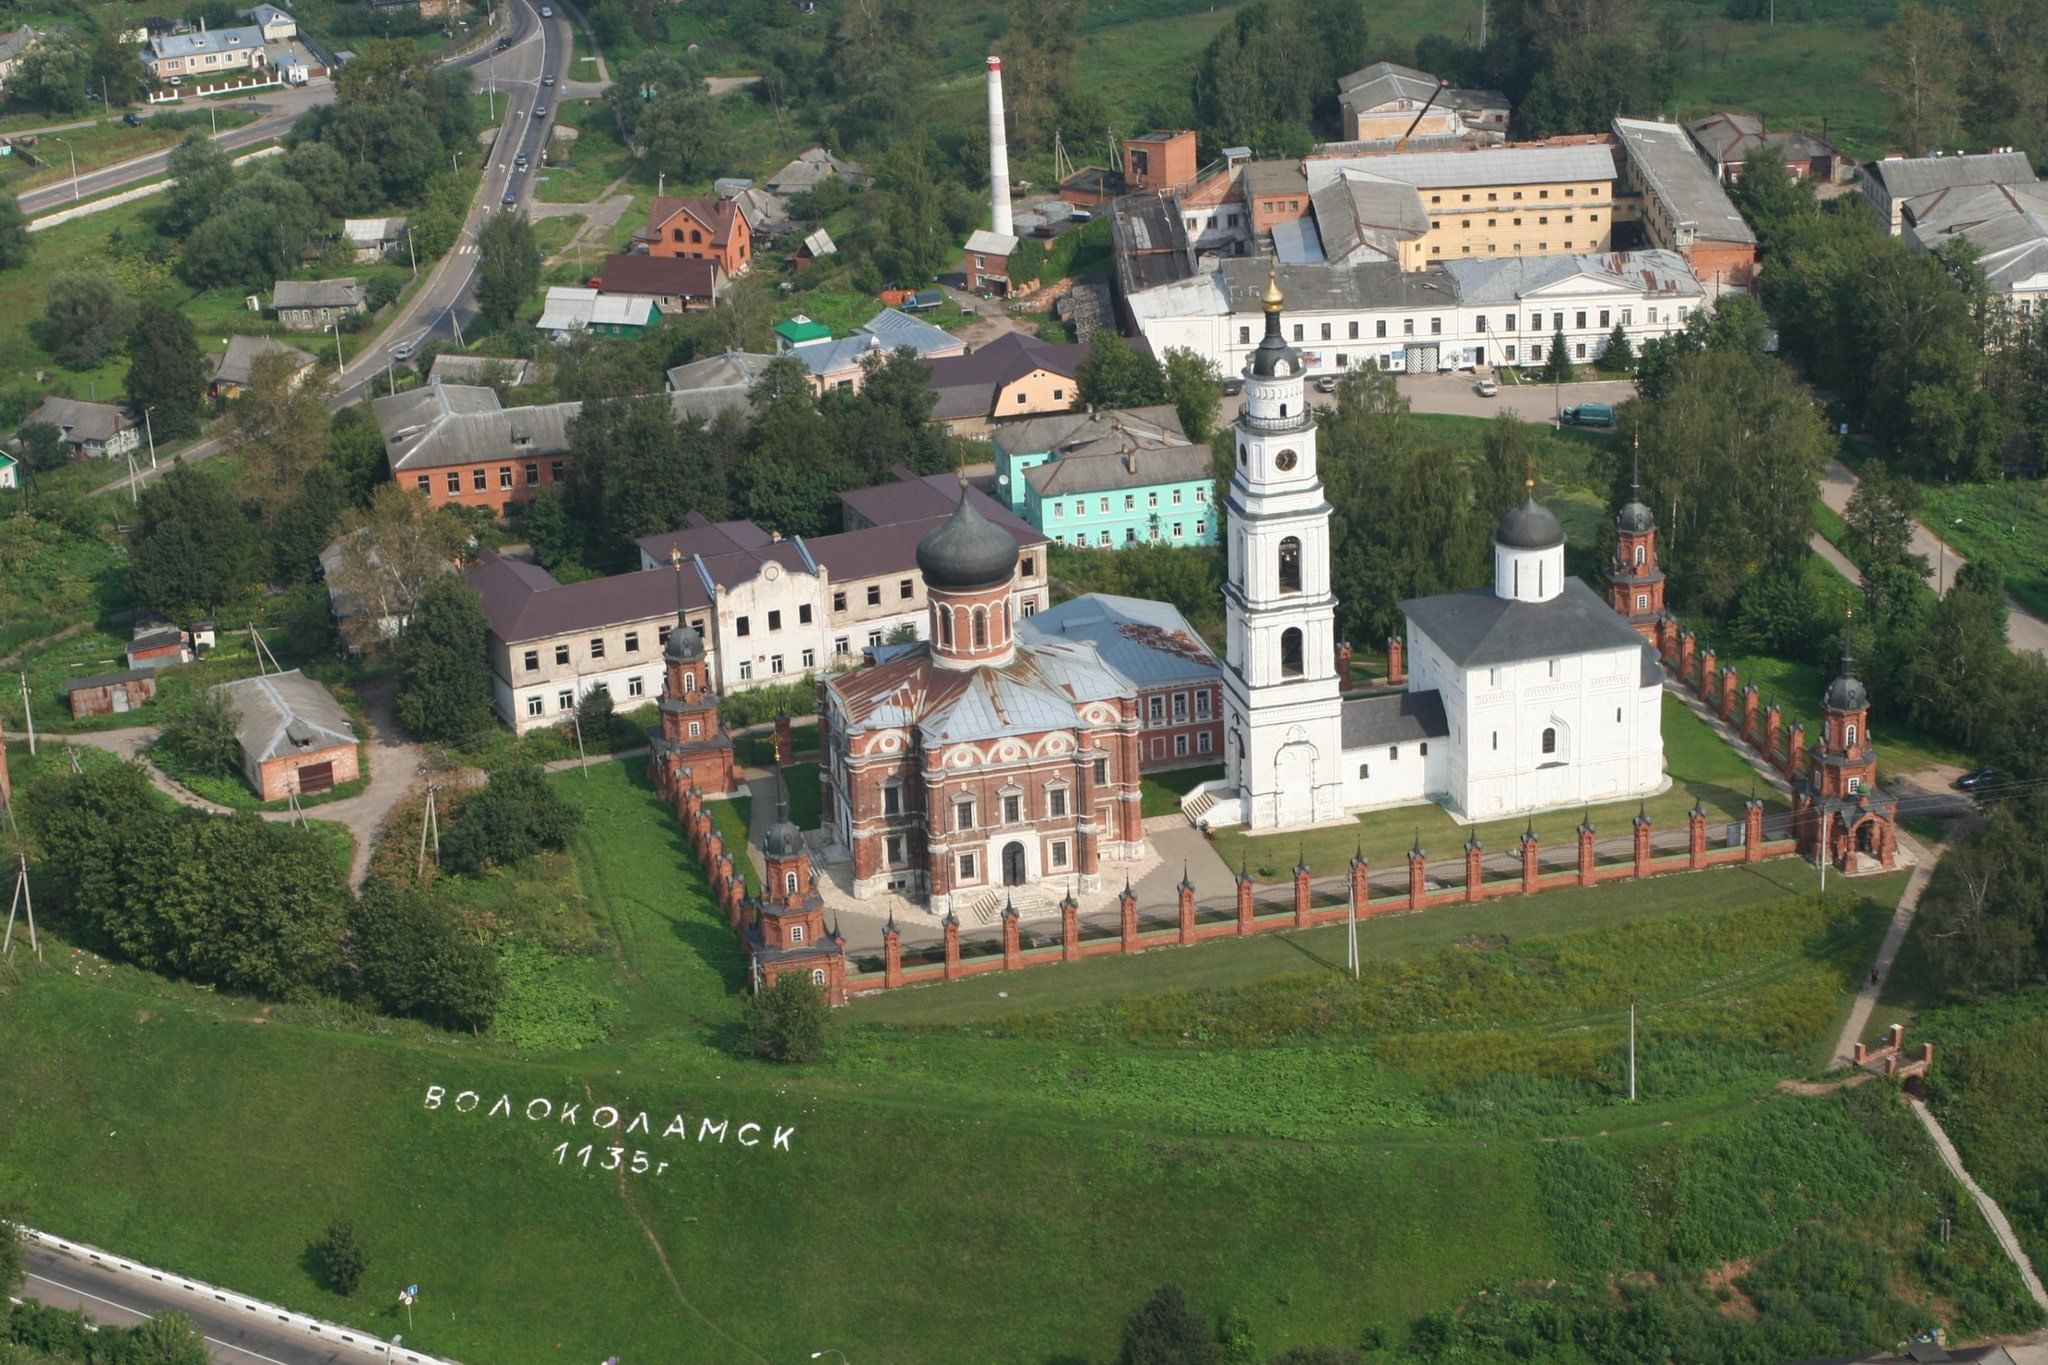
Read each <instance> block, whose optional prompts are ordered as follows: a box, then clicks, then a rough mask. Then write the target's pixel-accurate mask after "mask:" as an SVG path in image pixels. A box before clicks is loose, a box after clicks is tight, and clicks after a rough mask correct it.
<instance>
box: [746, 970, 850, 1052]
mask: <svg viewBox="0 0 2048 1365" xmlns="http://www.w3.org/2000/svg"><path fill="white" fill-rule="evenodd" d="M831 1026H832V1007H831V1006H830V1005H828V1004H827V1003H826V1002H825V993H824V992H823V991H821V990H819V989H818V988H817V987H816V986H814V985H812V984H811V981H810V978H809V977H807V976H805V975H804V974H803V973H802V972H789V973H787V974H785V975H782V976H778V977H777V978H776V979H775V984H774V985H772V986H770V987H768V988H767V989H765V990H757V991H755V992H754V993H753V994H752V995H750V996H748V997H747V1003H746V1006H745V1008H744V1010H743V1011H742V1013H741V1018H740V1038H739V1051H740V1054H741V1055H742V1056H745V1057H758V1058H760V1059H762V1060H763V1061H769V1062H813V1061H816V1060H817V1059H818V1058H820V1057H822V1056H824V1055H825V1045H826V1041H827V1039H828V1037H829V1035H830V1031H831Z"/></svg>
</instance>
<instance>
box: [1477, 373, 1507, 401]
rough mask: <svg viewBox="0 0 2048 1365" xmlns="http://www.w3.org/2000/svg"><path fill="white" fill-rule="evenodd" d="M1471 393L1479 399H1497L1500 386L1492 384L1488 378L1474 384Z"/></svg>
mask: <svg viewBox="0 0 2048 1365" xmlns="http://www.w3.org/2000/svg"><path fill="white" fill-rule="evenodd" d="M1472 391H1473V392H1474V393H1476V394H1478V395H1479V396H1480V397H1481V398H1497V397H1499V396H1500V385H1498V384H1496V383H1494V382H1493V380H1492V378H1491V377H1488V378H1486V379H1482V380H1480V381H1479V382H1478V383H1477V384H1474V385H1473V386H1472Z"/></svg>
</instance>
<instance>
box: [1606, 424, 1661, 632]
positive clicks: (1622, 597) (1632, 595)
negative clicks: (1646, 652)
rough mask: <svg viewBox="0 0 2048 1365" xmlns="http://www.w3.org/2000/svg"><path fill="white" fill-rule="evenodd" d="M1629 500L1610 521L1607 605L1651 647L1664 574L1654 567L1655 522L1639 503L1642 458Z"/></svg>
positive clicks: (1638, 463) (1645, 506) (1659, 611)
mask: <svg viewBox="0 0 2048 1365" xmlns="http://www.w3.org/2000/svg"><path fill="white" fill-rule="evenodd" d="M1629 492H1630V497H1629V500H1628V501H1627V502H1626V503H1624V504H1622V508H1621V511H1620V512H1618V513H1616V514H1615V518H1614V560H1613V562H1612V563H1610V564H1609V565H1608V566H1607V605H1608V606H1610V607H1613V608H1614V610H1615V611H1617V612H1619V613H1620V614H1621V616H1622V617H1623V618H1624V619H1625V620H1627V622H1628V623H1629V624H1630V625H1631V626H1633V627H1635V631H1636V634H1638V635H1640V636H1642V637H1643V638H1644V639H1645V640H1649V641H1651V642H1652V643H1655V642H1656V640H1657V623H1658V622H1659V621H1660V620H1661V619H1662V618H1663V615H1664V571H1663V570H1662V569H1660V568H1658V567H1657V518H1656V515H1655V514H1654V513H1652V512H1651V511H1650V508H1649V505H1648V504H1647V503H1645V502H1644V501H1643V485H1642V454H1641V450H1640V448H1639V449H1638V451H1637V455H1636V469H1635V475H1634V477H1632V478H1631V479H1630V481H1629Z"/></svg>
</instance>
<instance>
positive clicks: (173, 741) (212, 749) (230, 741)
mask: <svg viewBox="0 0 2048 1365" xmlns="http://www.w3.org/2000/svg"><path fill="white" fill-rule="evenodd" d="M157 742H158V743H160V744H162V745H163V746H164V748H165V749H167V750H169V751H170V754H171V756H172V757H173V758H174V759H176V761H177V763H178V764H179V766H181V767H183V768H184V769H185V770H186V771H188V772H192V773H197V774H199V775H201V776H203V777H232V776H234V775H235V774H236V773H237V772H239V771H241V767H242V749H241V746H240V745H239V744H238V743H236V741H235V704H234V702H233V701H232V700H231V699H230V698H229V696H228V694H227V693H226V692H225V691H223V690H222V689H220V688H217V687H208V688H202V689H201V690H199V691H197V692H191V693H187V694H186V695H185V697H184V698H183V699H182V700H181V701H179V702H178V703H177V705H176V706H175V707H174V708H173V709H172V711H171V715H170V718H169V720H167V721H166V722H165V724H164V732H163V736H162V738H161V739H159V740H158V741H157Z"/></svg>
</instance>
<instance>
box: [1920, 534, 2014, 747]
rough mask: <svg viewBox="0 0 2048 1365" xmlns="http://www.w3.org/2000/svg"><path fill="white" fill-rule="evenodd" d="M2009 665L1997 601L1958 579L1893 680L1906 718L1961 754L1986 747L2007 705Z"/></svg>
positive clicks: (2000, 726) (2000, 604) (2001, 607)
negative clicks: (1944, 739) (1948, 741)
mask: <svg viewBox="0 0 2048 1365" xmlns="http://www.w3.org/2000/svg"><path fill="white" fill-rule="evenodd" d="M1972 567H1974V565H1973V566H1972ZM2010 662H2011V656H2010V654H2009V653H2008V651H2007V648H2006V639H2005V601H2004V598H2003V596H2002V595H2001V594H1998V593H1996V592H1987V591H1985V590H1984V588H1983V586H1982V584H1981V580H1979V579H1976V578H1965V577H1961V576H1958V578H1957V579H1956V582H1955V583H1954V584H1953V585H1952V586H1951V587H1950V588H1949V590H1948V592H1947V593H1946V594H1945V595H1944V596H1943V597H1942V599H1941V601H1939V602H1938V603H1936V604H1935V607H1934V610H1933V611H1931V612H1929V613H1928V614H1927V619H1926V621H1925V623H1924V624H1922V625H1920V626H1919V628H1918V629H1917V630H1916V631H1915V633H1914V638H1913V639H1912V642H1911V644H1910V645H1909V646H1908V650H1907V654H1906V660H1905V667H1904V669H1903V670H1902V672H1903V674H1904V676H1903V677H1901V678H1900V679H1899V682H1900V691H1901V692H1902V694H1903V696H1904V698H1905V702H1906V707H1905V709H1906V713H1907V714H1908V715H1909V716H1911V717H1912V719H1913V723H1914V724H1916V725H1919V726H1921V727H1922V728H1924V729H1927V730H1930V731H1932V732H1933V733H1935V734H1941V735H1947V736H1951V737H1953V738H1954V740H1955V741H1956V742H1957V743H1959V744H1961V745H1962V746H1963V747H1964V748H1966V749H1970V750H1973V751H1974V750H1980V749H1988V748H1990V747H1991V745H1992V743H1993V741H1994V740H1995V739H1996V738H1997V737H1998V734H1999V732H2000V731H2001V730H2002V729H2003V728H2004V726H2005V724H2006V718H2007V715H2008V713H2009V711H2010V709H2011V706H2012V700H2013V699H2011V698H2009V697H2008V696H2007V695H2006V691H2005V687H2004V686H2003V683H2004V680H2005V678H2006V675H2007V670H2008V666H2009V664H2010Z"/></svg>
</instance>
